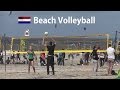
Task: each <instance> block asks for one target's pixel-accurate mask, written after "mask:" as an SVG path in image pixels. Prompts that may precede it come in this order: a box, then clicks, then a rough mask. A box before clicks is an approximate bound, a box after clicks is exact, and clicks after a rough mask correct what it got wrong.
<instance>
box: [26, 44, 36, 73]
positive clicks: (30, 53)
mask: <svg viewBox="0 0 120 90" xmlns="http://www.w3.org/2000/svg"><path fill="white" fill-rule="evenodd" d="M27 53H28V60H29V63H28V73H30V66H32V68H33V71H34V73H35V66H34V56H35V53H34V51H33V49H32V46H30V47H29V50H28V52H27Z"/></svg>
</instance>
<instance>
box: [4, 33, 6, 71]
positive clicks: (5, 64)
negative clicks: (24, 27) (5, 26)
mask: <svg viewBox="0 0 120 90" xmlns="http://www.w3.org/2000/svg"><path fill="white" fill-rule="evenodd" d="M4 52H5V72H6V34H4Z"/></svg>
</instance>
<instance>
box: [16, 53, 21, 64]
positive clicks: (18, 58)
mask: <svg viewBox="0 0 120 90" xmlns="http://www.w3.org/2000/svg"><path fill="white" fill-rule="evenodd" d="M16 58H17V62H20V53H19V51H18V52H17V54H16Z"/></svg>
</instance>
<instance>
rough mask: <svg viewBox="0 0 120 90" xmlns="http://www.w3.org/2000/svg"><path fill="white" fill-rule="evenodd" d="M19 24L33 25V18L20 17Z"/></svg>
mask: <svg viewBox="0 0 120 90" xmlns="http://www.w3.org/2000/svg"><path fill="white" fill-rule="evenodd" d="M18 23H20V24H29V23H31V17H27V16H23V17H18Z"/></svg>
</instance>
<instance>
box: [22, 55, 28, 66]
mask: <svg viewBox="0 0 120 90" xmlns="http://www.w3.org/2000/svg"><path fill="white" fill-rule="evenodd" d="M23 59H24V64H25V63H26V64H28V60H27V56H26V54H23Z"/></svg>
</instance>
